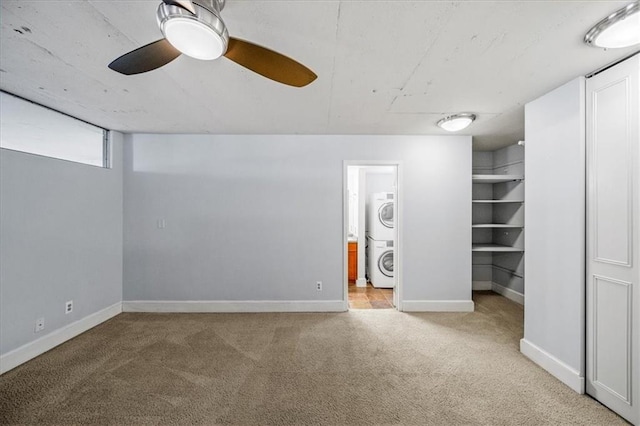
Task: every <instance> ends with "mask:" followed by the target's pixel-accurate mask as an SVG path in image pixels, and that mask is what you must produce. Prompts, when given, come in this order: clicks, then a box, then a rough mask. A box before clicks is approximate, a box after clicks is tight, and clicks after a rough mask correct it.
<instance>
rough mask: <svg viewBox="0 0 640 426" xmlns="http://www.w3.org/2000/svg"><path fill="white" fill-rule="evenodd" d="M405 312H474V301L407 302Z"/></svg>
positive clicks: (404, 305)
mask: <svg viewBox="0 0 640 426" xmlns="http://www.w3.org/2000/svg"><path fill="white" fill-rule="evenodd" d="M403 308H404V309H403V311H404V312H473V309H474V304H473V300H405V301H404V303H403Z"/></svg>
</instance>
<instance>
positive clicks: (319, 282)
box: [316, 281, 322, 291]
mask: <svg viewBox="0 0 640 426" xmlns="http://www.w3.org/2000/svg"><path fill="white" fill-rule="evenodd" d="M316 290H318V291H322V281H316Z"/></svg>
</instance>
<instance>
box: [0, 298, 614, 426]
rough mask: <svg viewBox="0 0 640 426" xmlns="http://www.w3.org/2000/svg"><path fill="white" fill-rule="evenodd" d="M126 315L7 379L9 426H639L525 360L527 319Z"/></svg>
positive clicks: (386, 313)
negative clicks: (520, 343) (522, 347)
mask: <svg viewBox="0 0 640 426" xmlns="http://www.w3.org/2000/svg"><path fill="white" fill-rule="evenodd" d="M474 298H475V300H476V303H477V305H476V311H475V312H473V313H423V314H405V313H399V312H397V311H395V310H391V309H387V310H381V309H378V310H354V311H350V312H346V313H331V314H291V313H289V314H286V313H279V314H133V313H127V314H121V315H118V316H117V317H115V318H113V319H112V320H110V321H108V322H106V323H104V324H102V325H100V326H98V327H96V328H94V329H92V330H90V331H88V332H86V333H84V334H83V335H81V336H78V337H77V338H75V339H73V340H71V341H69V342H67V343H65V344H63V345H61V346H59V347H57V348H56V349H53V350H51V351H50V352H48V353H46V354H44V355H42V356H40V357H38V358H36V359H34V360H32V361H30V362H28V363H26V364H24V365H22V366H20V367H18V368H16V369H14V370H12V371H10V372H8V373H6V374H4V375H3V376H0V423H2V424H136V425H138V424H140V425H142V424H162V425H164V424H242V425H253V424H256V425H257V424H265V425H266V424H282V425H306V424H327V425H347V424H361V425H363V424H407V425H409V424H413V425H463V424H465V425H471V424H480V425H542V424H552V425H558V424H584V425H616V424H625V422H624V421H623V420H621V419H620V418H619V417H618V416H616V415H615V414H614V413H612V412H611V411H609V410H608V409H607V408H605V407H603V406H602V405H600V404H599V403H597V402H596V401H594V400H593V399H591V398H589V397H587V396H581V395H577V394H576V393H574V392H573V391H572V390H570V389H569V388H567V387H566V386H564V385H563V384H562V383H560V382H559V381H558V380H556V379H555V378H553V377H552V376H550V375H549V374H547V373H546V372H545V371H543V370H542V369H540V368H539V367H537V366H536V365H534V364H533V363H532V362H530V361H529V360H527V359H526V358H525V357H524V356H522V355H521V354H520V352H519V351H518V341H519V339H520V337H521V336H522V323H523V310H522V307H521V306H519V305H517V304H515V303H513V302H511V301H509V300H507V299H505V298H503V297H501V296H498V295H495V294H492V293H489V292H482V293H478V294H476V295H475V296H474Z"/></svg>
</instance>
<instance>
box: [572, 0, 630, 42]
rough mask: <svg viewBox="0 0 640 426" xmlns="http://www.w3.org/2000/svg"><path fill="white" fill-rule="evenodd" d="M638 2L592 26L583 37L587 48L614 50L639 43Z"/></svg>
mask: <svg viewBox="0 0 640 426" xmlns="http://www.w3.org/2000/svg"><path fill="white" fill-rule="evenodd" d="M639 12H640V1H635V2H633V3H630V4H628V5H627V6H625V7H623V8H622V9H619V10H616V11H615V12H613V13H612V14H611V15H609V16H607V17H606V18H604V19H603V20H602V21H600V22H598V23H597V24H596V25H594V26H593V27H592V28H591V29H590V30H589V31H588V32H587V34H586V35H585V36H584V42H585V43H587V44H588V45H589V46H593V47H603V48H605V49H615V48H620V47H629V46H633V45H634V44H638V43H640V13H639Z"/></svg>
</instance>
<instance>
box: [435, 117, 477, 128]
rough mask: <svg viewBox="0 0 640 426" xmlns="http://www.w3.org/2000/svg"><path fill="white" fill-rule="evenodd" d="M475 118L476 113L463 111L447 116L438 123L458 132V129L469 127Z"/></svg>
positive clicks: (442, 126) (439, 125)
mask: <svg viewBox="0 0 640 426" xmlns="http://www.w3.org/2000/svg"><path fill="white" fill-rule="evenodd" d="M475 119H476V115H475V114H469V113H466V112H463V113H460V114H453V115H450V116H448V117H445V118H443V119H442V120H439V121H438V122H437V123H436V124H437V126H438V127H440V128H442V129H444V130H446V131H448V132H457V131H458V130H462V129H464V128H466V127H468V126H469V125H470V124H471V123H473V120H475Z"/></svg>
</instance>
